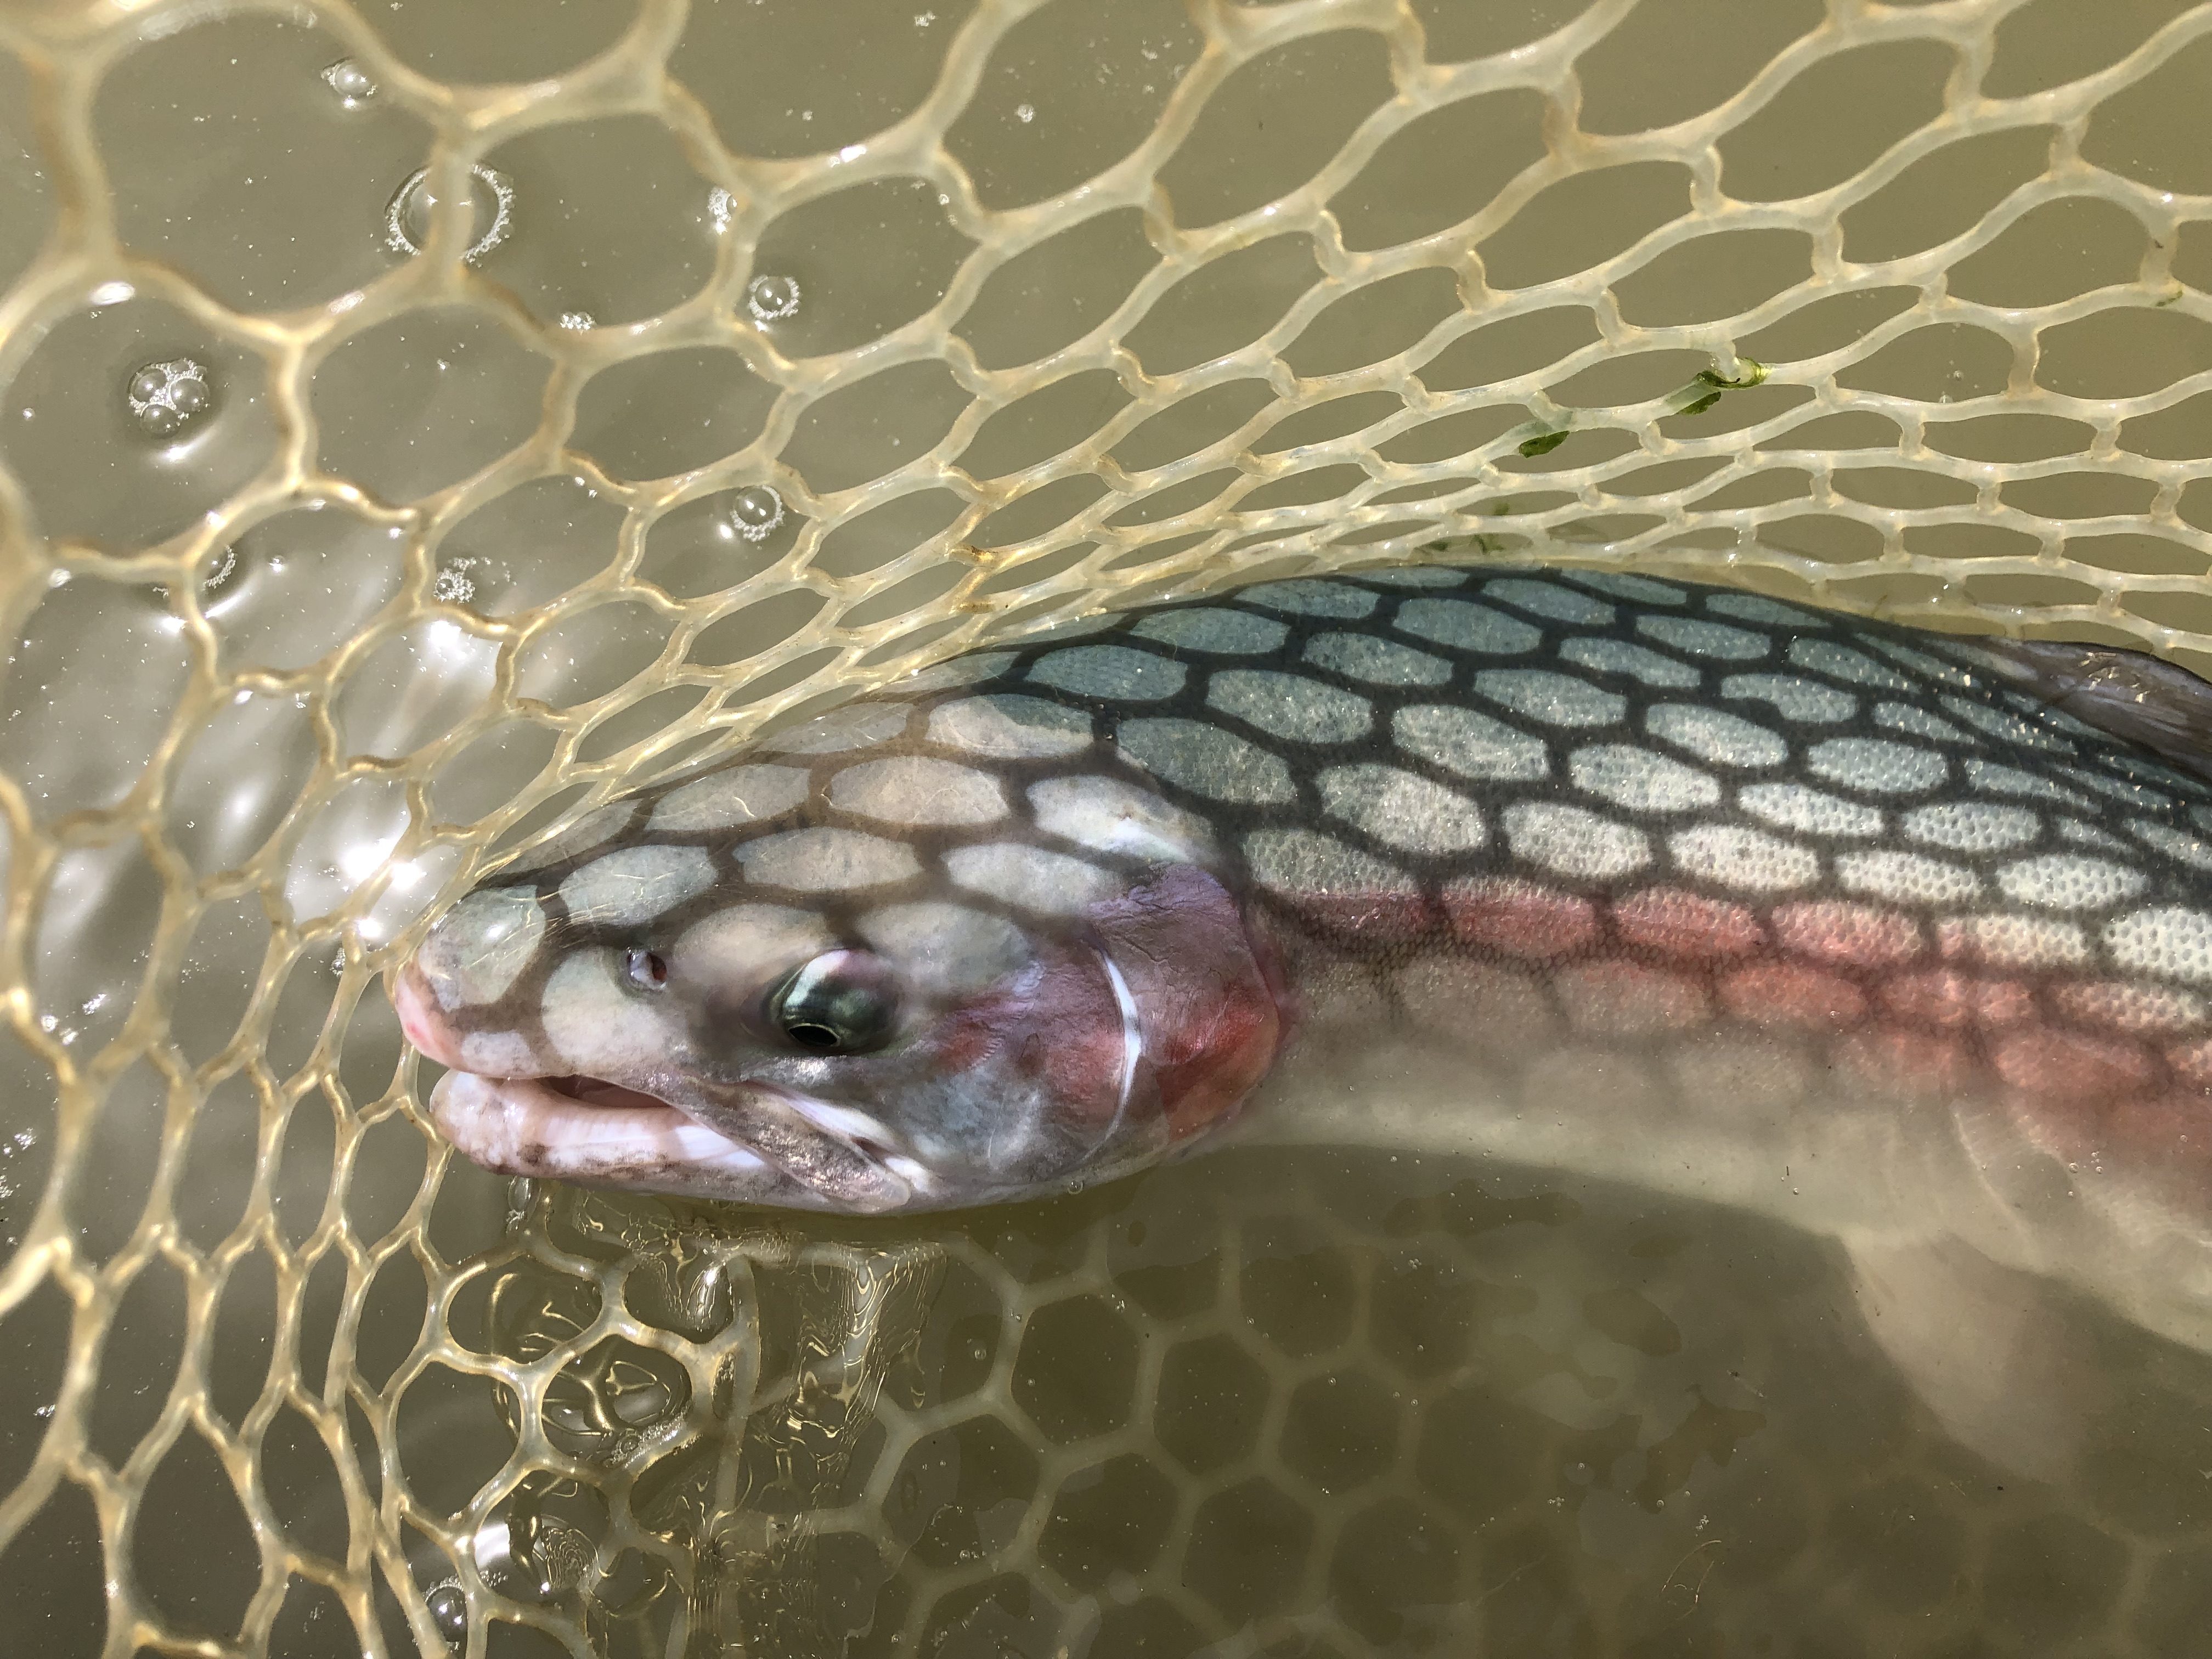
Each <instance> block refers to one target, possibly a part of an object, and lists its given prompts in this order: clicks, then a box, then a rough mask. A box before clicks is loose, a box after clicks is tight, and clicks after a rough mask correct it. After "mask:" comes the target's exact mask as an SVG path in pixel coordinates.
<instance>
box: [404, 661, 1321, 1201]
mask: <svg viewBox="0 0 2212 1659" xmlns="http://www.w3.org/2000/svg"><path fill="white" fill-rule="evenodd" d="M817 726H820V727H822V728H823V729H819V730H817V729H814V728H810V727H802V728H799V732H798V733H797V734H796V736H795V737H793V738H787V739H786V740H785V742H784V743H783V744H782V745H781V747H779V748H777V749H775V750H772V751H770V752H769V753H767V754H765V755H763V754H758V753H756V754H751V755H745V756H740V757H736V758H734V759H732V760H731V761H730V762H728V763H725V764H722V765H720V766H716V767H714V768H712V769H708V770H706V771H704V772H703V773H699V774H696V775H691V776H690V777H689V778H687V779H686V780H684V781H681V782H680V783H678V784H675V785H672V786H667V787H659V788H656V789H652V790H647V791H645V792H642V793H640V794H638V795H636V796H634V797H630V798H628V799H624V800H621V801H617V802H616V803H614V804H613V805H611V806H610V807H608V808H605V809H602V810H601V811H599V812H597V813H594V814H592V815H590V816H589V817H586V819H585V820H583V821H582V822H580V823H579V824H578V825H577V827H576V828H575V829H574V830H572V831H571V832H569V834H568V835H567V836H563V837H562V838H561V840H560V841H558V842H556V843H554V844H552V845H551V846H550V847H549V848H545V849H544V850H542V851H540V852H539V853H538V854H536V855H535V856H534V857H533V858H532V860H531V862H530V863H529V864H527V865H526V866H510V867H509V868H507V869H505V870H502V871H501V872H497V873H495V875H494V876H493V877H492V878H489V880H487V881H486V882H485V883H484V884H482V885H480V886H478V887H477V888H476V889H475V890H472V891H471V892H470V893H469V894H467V895H466V896H464V897H463V898H462V899H461V900H460V901H459V902H458V903H456V904H455V905H454V906H453V908H452V909H451V910H449V911H448V912H447V914H446V915H444V916H443V917H441V919H440V920H439V921H438V922H437V923H436V924H435V926H434V927H433V928H432V929H431V931H430V933H429V934H428V937H427V938H426V939H425V940H424V942H423V944H422V946H421V948H420V950H419V951H417V953H416V956H415V957H414V959H413V960H412V961H411V962H410V963H409V964H408V965H407V967H406V968H405V969H403V970H402V972H401V974H400V975H398V981H397V982H396V985H395V989H394V1000H395V1002H396V1003H397V1005H398V1009H399V1012H400V1016H401V1019H402V1022H403V1024H404V1027H405V1030H406V1031H407V1034H408V1036H409V1037H410V1040H411V1041H412V1042H414V1043H415V1045H416V1047H417V1048H420V1049H421V1050H422V1052H423V1053H424V1054H426V1055H428V1057H429V1058H431V1059H432V1060H436V1061H438V1062H440V1063H441V1064H443V1065H445V1066H447V1067H448V1068H450V1069H449V1072H448V1074H447V1076H446V1077H445V1078H443V1079H441V1081H440V1082H439V1084H438V1086H437V1089H436V1091H435V1094H434V1096H433V1098H432V1113H433V1115H434V1117H435V1121H436V1122H437V1124H438V1127H439V1128H440V1129H441V1132H442V1133H444V1134H445V1135H446V1137H447V1139H449V1140H451V1141H452V1142H453V1144H454V1145H455V1146H457V1147H458V1148H459V1150H460V1151H461V1152H464V1153H465V1154H466V1155H467V1156H468V1157H470V1158H472V1159H474V1160H475V1161H476V1162H477V1163H478V1164H483V1165H484V1166H485V1167H487V1168H489V1169H492V1170H498V1171H501V1172H504V1173H508V1174H515V1175H528V1176H542V1177H547V1178H553V1179H565V1180H572V1181H579V1182H586V1183H588V1184H594V1185H603V1186H611V1187H617V1188H631V1189H635V1190H641V1191H648V1192H659V1193H669V1194H686V1195H690V1196H695V1197H702V1198H709V1199H723V1200H735V1201H741V1202H751V1203H761V1204H771V1205H780V1206H790V1207H803V1208H812V1209H822V1210H829V1211H836V1212H852V1213H884V1212H896V1211H903V1210H921V1209H943V1208H952V1207H958V1206H966V1205H972V1204H979V1203H987V1202H998V1201H1006V1200H1018V1199H1022V1198H1026V1197H1031V1196H1038V1195H1042V1194H1047V1193H1051V1192H1055V1191H1060V1190H1064V1189H1066V1188H1067V1187H1068V1186H1070V1185H1073V1184H1080V1183H1085V1182H1092V1181H1098V1180H1104V1179H1109V1178H1111V1177H1113V1176H1119V1175H1121V1174H1124V1173H1127V1172H1129V1171H1131V1170H1136V1169H1139V1168H1141V1167H1144V1166H1145V1165H1146V1164H1151V1163H1154V1162H1157V1161H1159V1160H1160V1159H1163V1158H1166V1157H1169V1156H1170V1155H1171V1154H1173V1153H1175V1152H1178V1151H1180V1150H1182V1149H1183V1148H1184V1147H1186V1146H1189V1145H1190V1144H1193V1143H1194V1141H1195V1140H1196V1139H1199V1138H1200V1137H1201V1136H1202V1135H1204V1134H1205V1133H1207V1132H1210V1131H1211V1130H1212V1129H1214V1128H1217V1127H1219V1126H1220V1125H1221V1124H1223V1123H1225V1122H1226V1121H1229V1120H1230V1119H1231V1118H1232V1117H1233V1116H1234V1115H1236V1113H1237V1109H1239V1108H1240V1107H1241V1105H1242V1104H1243V1101H1244V1100H1245V1098H1246V1097H1247V1096H1248V1095H1249V1092H1250V1091H1251V1089H1252V1088H1253V1086H1254V1085H1255V1084H1256V1083H1257V1082H1258V1080H1259V1079H1260V1078H1261V1075H1263V1074H1264V1073H1265V1072H1266V1071H1267V1068H1268V1066H1269V1064H1270V1063H1271V1062H1272V1060H1273V1057H1274V1054H1275V1053H1276V1051H1277V1049H1278V1048H1279V1046H1280V1043H1281V1041H1282V1038H1283V1036H1284V1034H1285V1018H1284V1016H1283V1012H1282V1009H1283V1003H1282V999H1281V996H1280V994H1279V975H1278V974H1277V973H1276V972H1275V970H1274V969H1273V965H1272V963H1273V958H1272V955H1271V953H1270V951H1269V950H1268V948H1267V943H1266V939H1265V937H1264V933H1262V931H1261V927H1260V925H1259V923H1258V922H1257V921H1256V920H1255V917H1254V916H1253V915H1251V914H1250V913H1249V906H1248V905H1247V904H1246V903H1245V902H1243V898H1242V897H1241V896H1240V894H1239V891H1238V882H1237V876H1236V875H1235V873H1234V872H1233V870H1231V869H1230V868H1229V867H1228V866H1225V863H1224V861H1223V860H1222V859H1221V857H1220V855H1219V854H1218V850H1217V848H1216V847H1215V845H1214V842H1213V841H1212V837H1211V836H1210V834H1209V833H1208V831H1207V829H1206V826H1205V825H1204V823H1201V822H1200V820H1198V819H1196V818H1194V817H1191V816H1189V815H1188V814H1187V813H1185V812H1183V811H1181V810H1179V809H1178V808H1176V807H1175V806H1174V805H1171V804H1170V803H1169V802H1168V801H1167V800H1165V799H1163V798H1162V797H1161V796H1160V794H1159V793H1158V792H1157V791H1156V790H1155V789H1154V788H1153V787H1152V786H1151V784H1150V782H1149V780H1147V779H1146V776H1145V775H1143V774H1142V773H1141V772H1139V771H1138V770H1137V769H1134V768H1133V767H1131V766H1129V765H1127V763H1124V762H1122V761H1121V760H1120V758H1119V757H1117V756H1116V754H1115V751H1114V749H1113V746H1112V744H1111V743H1110V742H1109V741H1104V740H1101V739H1096V738H1093V736H1092V734H1091V729H1090V720H1089V716H1088V715H1087V714H1081V712H1080V711H1072V710H1068V709H1065V708H1060V707H1058V706H1057V705H1051V704H1046V703H1042V702H1039V701H1038V700H1036V699H1033V698H1029V697H1024V696H998V697H992V696H987V695H977V696H966V697H962V698H957V699H951V700H945V699H940V700H939V701H938V702H936V703H935V704H930V703H927V702H892V703H889V704H883V705H874V706H863V707H861V708H860V709H859V710H858V711H857V713H856V712H855V711H851V710H848V711H846V712H845V713H844V714H842V715H841V716H832V717H830V718H829V720H828V721H827V722H818V723H817ZM856 733H857V735H856Z"/></svg>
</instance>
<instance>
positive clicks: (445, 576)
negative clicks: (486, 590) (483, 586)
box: [430, 559, 477, 605]
mask: <svg viewBox="0 0 2212 1659" xmlns="http://www.w3.org/2000/svg"><path fill="white" fill-rule="evenodd" d="M475 562H476V561H475V560H474V559H455V560H454V561H453V562H452V563H451V564H448V565H447V566H446V567H445V568H443V569H441V570H440V571H439V572H438V574H437V575H436V576H435V577H434V578H433V579H432V580H431V582H430V597H431V598H432V599H441V600H443V601H444V602H445V603H446V604H447V605H466V604H467V603H468V602H469V601H470V600H471V599H474V598H476V596H477V585H476V580H475V578H473V577H471V575H469V574H467V573H468V568H469V567H470V566H471V565H472V564H474V563H475Z"/></svg>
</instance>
